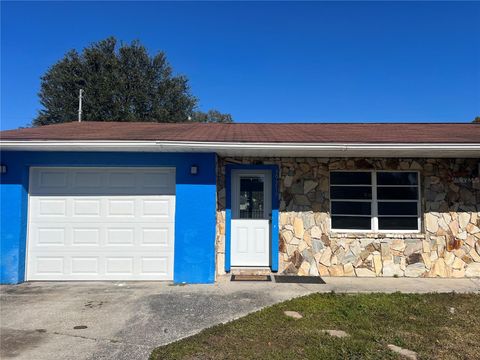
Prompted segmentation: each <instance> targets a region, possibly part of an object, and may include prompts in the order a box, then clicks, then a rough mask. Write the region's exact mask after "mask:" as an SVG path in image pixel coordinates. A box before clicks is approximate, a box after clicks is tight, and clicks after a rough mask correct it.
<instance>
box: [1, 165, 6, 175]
mask: <svg viewBox="0 0 480 360" xmlns="http://www.w3.org/2000/svg"><path fill="white" fill-rule="evenodd" d="M6 173H7V165H0V174H6Z"/></svg>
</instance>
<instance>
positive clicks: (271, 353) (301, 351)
mask: <svg viewBox="0 0 480 360" xmlns="http://www.w3.org/2000/svg"><path fill="white" fill-rule="evenodd" d="M451 308H454V310H453V313H452V311H451ZM285 310H293V311H298V312H299V313H301V314H302V315H303V318H302V319H299V320H294V319H292V318H290V317H287V316H285V315H284V313H283V312H284V311H285ZM322 329H336V330H344V331H346V332H347V333H348V334H350V336H349V337H347V338H336V337H332V336H330V335H327V334H325V333H323V332H322V331H321V330H322ZM387 344H394V345H397V346H400V347H402V348H407V349H410V350H413V351H416V352H417V353H418V355H419V358H420V359H480V295H473V294H471V295H462V294H423V295H420V294H419V295H412V294H399V293H396V294H355V295H346V294H313V295H309V296H306V297H302V298H297V299H293V300H290V301H286V302H283V303H280V304H277V305H274V306H271V307H268V308H266V309H263V310H261V311H258V312H256V313H253V314H250V315H248V316H245V317H243V318H241V319H238V320H235V321H232V322H230V323H227V324H223V325H218V326H214V327H212V328H209V329H206V330H204V331H202V332H201V333H199V334H197V335H195V336H192V337H189V338H186V339H183V340H181V341H178V342H175V343H172V344H170V345H167V346H163V347H159V348H157V349H155V350H154V351H153V353H152V354H151V357H150V359H151V360H157V359H158V360H159V359H162V360H163V359H401V358H402V357H401V356H400V355H398V354H396V353H394V352H392V351H390V350H389V349H388V348H387Z"/></svg>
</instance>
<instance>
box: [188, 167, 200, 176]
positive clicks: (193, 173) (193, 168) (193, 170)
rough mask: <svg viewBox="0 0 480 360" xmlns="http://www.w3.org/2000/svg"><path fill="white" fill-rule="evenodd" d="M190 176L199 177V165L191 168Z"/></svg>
mask: <svg viewBox="0 0 480 360" xmlns="http://www.w3.org/2000/svg"><path fill="white" fill-rule="evenodd" d="M190 175H198V165H192V166H190Z"/></svg>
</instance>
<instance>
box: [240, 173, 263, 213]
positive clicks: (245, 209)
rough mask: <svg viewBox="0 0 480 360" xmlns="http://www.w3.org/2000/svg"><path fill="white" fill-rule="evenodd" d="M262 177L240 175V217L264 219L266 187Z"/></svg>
mask: <svg viewBox="0 0 480 360" xmlns="http://www.w3.org/2000/svg"><path fill="white" fill-rule="evenodd" d="M263 185H264V183H263V178H262V177H258V176H257V177H243V176H242V177H240V219H263V218H264V217H265V216H264V204H263V203H264V188H263Z"/></svg>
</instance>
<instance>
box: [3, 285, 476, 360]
mask: <svg viewBox="0 0 480 360" xmlns="http://www.w3.org/2000/svg"><path fill="white" fill-rule="evenodd" d="M326 281H327V284H326V285H299V284H276V283H239V282H234V283H232V282H228V281H226V280H225V279H223V280H221V281H220V282H218V283H216V284H215V285H186V286H173V285H170V284H168V283H158V282H135V283H119V282H95V283H91V282H69V283H64V282H32V283H24V284H21V285H17V286H2V287H1V309H0V310H1V314H0V315H1V318H0V319H1V323H0V325H1V329H0V331H1V333H0V335H1V352H0V358H2V359H5V358H15V359H36V360H42V359H49V360H55V359H147V358H148V356H149V354H150V352H151V350H152V349H153V348H155V347H157V346H159V345H163V344H167V343H169V342H172V341H175V340H178V339H181V338H183V337H186V336H189V335H193V334H195V333H197V332H199V331H200V330H202V329H204V328H207V327H210V326H212V325H215V324H218V323H222V322H227V321H230V320H233V319H235V318H238V317H241V316H243V315H246V314H248V313H250V312H252V311H255V310H258V309H261V308H262V307H265V306H268V305H272V304H274V303H277V302H280V301H283V300H287V299H290V298H292V297H296V296H302V295H306V294H309V293H311V292H317V291H320V292H328V291H336V292H370V291H382V292H392V291H404V292H430V291H438V292H442V291H445V292H447V291H457V292H477V293H478V292H479V291H480V281H479V280H468V279H459V280H452V279H403V278H402V279H392V278H390V279H382V278H370V279H355V278H331V279H326Z"/></svg>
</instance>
